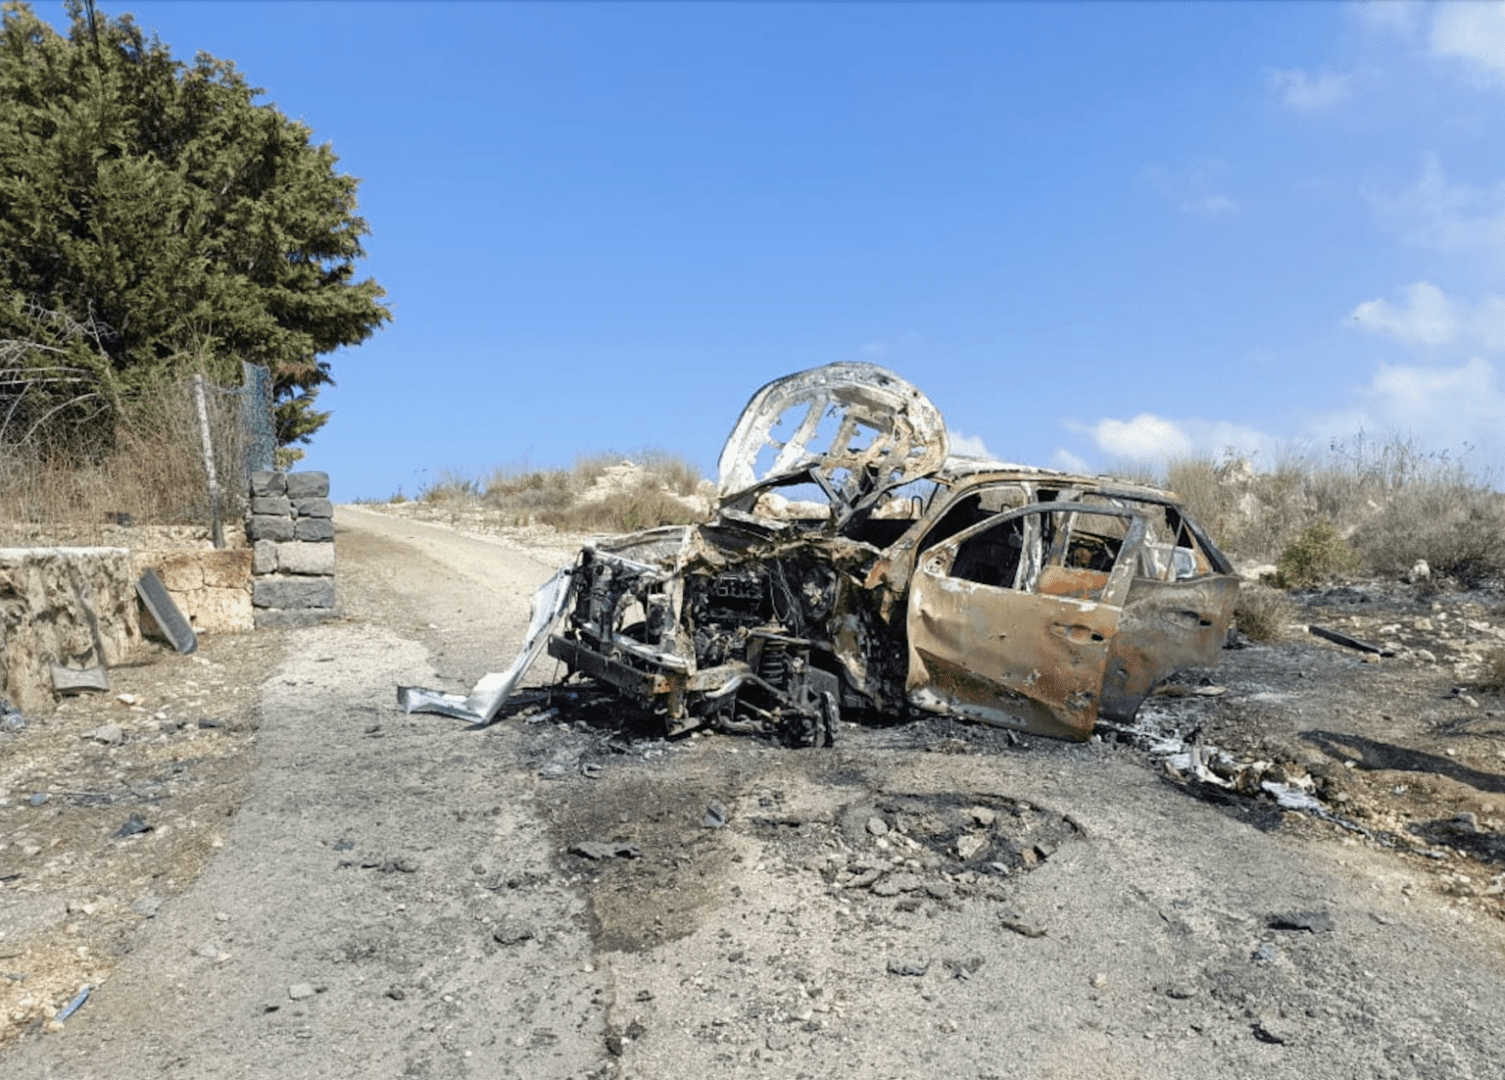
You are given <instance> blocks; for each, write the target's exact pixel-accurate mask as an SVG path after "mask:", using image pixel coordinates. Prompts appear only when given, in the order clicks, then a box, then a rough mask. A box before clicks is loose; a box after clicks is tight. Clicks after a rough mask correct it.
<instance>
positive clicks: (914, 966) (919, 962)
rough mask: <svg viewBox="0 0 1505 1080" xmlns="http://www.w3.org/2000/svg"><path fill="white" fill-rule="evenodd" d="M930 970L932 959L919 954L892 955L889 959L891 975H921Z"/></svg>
mask: <svg viewBox="0 0 1505 1080" xmlns="http://www.w3.org/2000/svg"><path fill="white" fill-rule="evenodd" d="M929 970H930V961H929V960H925V959H922V958H921V957H917V956H891V957H889V959H888V973H889V974H890V975H908V976H920V975H923V974H925V972H927V971H929Z"/></svg>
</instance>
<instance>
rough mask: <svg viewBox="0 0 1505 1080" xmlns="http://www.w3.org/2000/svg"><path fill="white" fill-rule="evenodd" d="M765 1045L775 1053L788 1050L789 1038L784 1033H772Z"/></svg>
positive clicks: (769, 1034)
mask: <svg viewBox="0 0 1505 1080" xmlns="http://www.w3.org/2000/svg"><path fill="white" fill-rule="evenodd" d="M763 1045H765V1046H767V1047H768V1049H770V1050H774V1051H779V1050H788V1049H789V1036H788V1035H785V1034H784V1033H783V1032H782V1031H777V1030H775V1031H770V1032H769V1033H768V1038H766V1039H764V1040H763Z"/></svg>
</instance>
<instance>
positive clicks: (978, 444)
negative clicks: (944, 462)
mask: <svg viewBox="0 0 1505 1080" xmlns="http://www.w3.org/2000/svg"><path fill="white" fill-rule="evenodd" d="M946 437H947V441H948V442H949V443H950V445H951V452H952V453H953V454H961V455H962V456H963V457H983V458H990V457H994V456H996V455H994V454H993V453H992V452H991V451H990V450H989V449H988V448H987V447H986V446H984V445H983V441H982V436H981V435H964V434H962V433H961V432H960V431H948V432H947V433H946Z"/></svg>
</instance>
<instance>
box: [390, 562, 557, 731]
mask: <svg viewBox="0 0 1505 1080" xmlns="http://www.w3.org/2000/svg"><path fill="white" fill-rule="evenodd" d="M573 585H574V568H573V567H569V566H566V567H564V568H563V569H562V570H560V571H559V572H558V573H556V574H555V575H554V576H553V577H551V578H550V579H549V580H548V581H546V582H544V583H543V585H542V586H540V587H539V589H538V591H537V592H536V593H534V594H533V618H532V619H531V620H530V621H529V623H528V633H527V636H526V637H525V638H524V639H523V647H522V650H521V651H520V652H519V653H518V654H517V658H516V659H515V660H513V661H512V666H511V667H509V668H508V669H507V670H506V671H500V672H493V673H490V674H487V675H483V676H482V677H481V680H480V681H479V682H478V683H476V684H475V686H474V688H472V689H471V691H470V693H469V694H468V695H466V696H464V697H462V696H461V695H459V694H447V693H445V692H444V691H442V690H425V689H423V688H421V687H417V686H399V687H398V688H397V704H398V705H400V706H402V709H403V711H404V712H410V713H415V712H424V713H439V714H440V715H442V716H454V717H458V718H459V719H461V720H469V721H471V722H472V723H474V724H481V725H485V724H489V723H491V722H492V720H494V719H496V714H497V710H498V709H500V708H501V707H502V704H503V702H505V701H506V700H507V699H508V698H509V697H511V696H512V691H513V690H515V689H516V688H517V684H518V683H519V682H521V681H522V677H523V674H524V673H525V672H526V671H527V670H528V668H530V667H532V666H533V661H535V660H537V659H538V657H539V655H540V654H541V653H542V652H543V650H544V646H545V645H546V644H547V643H548V640H549V635H550V634H551V633H552V632H553V631H554V628H555V627H556V626H558V625H559V623H560V622H561V621H562V620H563V618H564V612H565V609H566V608H567V607H569V603H570V597H571V596H572V595H573V594H574V589H573Z"/></svg>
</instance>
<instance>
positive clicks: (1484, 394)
mask: <svg viewBox="0 0 1505 1080" xmlns="http://www.w3.org/2000/svg"><path fill="white" fill-rule="evenodd" d="M1358 396H1359V401H1358V402H1357V403H1356V404H1355V405H1353V406H1352V407H1349V408H1346V409H1339V410H1336V411H1334V412H1331V413H1328V414H1327V415H1325V416H1323V417H1321V418H1319V419H1318V420H1317V421H1314V422H1313V423H1312V424H1311V425H1310V426H1311V429H1312V434H1313V435H1315V436H1317V437H1320V438H1331V437H1335V436H1336V437H1340V438H1341V437H1344V436H1347V435H1352V434H1354V433H1356V432H1359V431H1368V432H1397V433H1400V434H1403V435H1408V436H1410V437H1412V438H1414V439H1415V440H1416V442H1417V443H1418V444H1419V445H1421V446H1423V447H1426V448H1430V449H1438V450H1451V451H1456V450H1458V449H1459V448H1460V446H1462V445H1463V444H1465V443H1466V444H1469V445H1472V446H1477V447H1479V448H1480V450H1481V451H1482V452H1483V453H1484V454H1485V456H1486V458H1489V459H1492V461H1493V463H1494V464H1495V465H1496V466H1497V467H1498V465H1500V464H1501V463H1502V462H1501V456H1502V454H1505V394H1502V393H1501V391H1500V388H1499V386H1498V382H1497V379H1496V372H1495V368H1494V365H1493V364H1491V363H1490V362H1489V361H1488V360H1485V359H1484V358H1482V357H1477V356H1476V357H1474V358H1473V359H1471V360H1469V361H1467V362H1465V363H1463V364H1460V365H1459V366H1457V367H1446V366H1444V367H1420V366H1409V365H1400V364H1397V365H1389V364H1385V365H1382V366H1381V367H1380V369H1379V371H1377V372H1376V373H1375V375H1374V377H1373V378H1372V379H1371V380H1370V382H1369V385H1368V386H1365V387H1363V388H1362V389H1361V390H1360V391H1359V394H1358Z"/></svg>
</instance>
